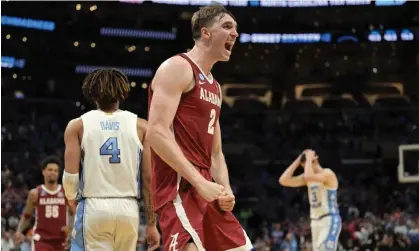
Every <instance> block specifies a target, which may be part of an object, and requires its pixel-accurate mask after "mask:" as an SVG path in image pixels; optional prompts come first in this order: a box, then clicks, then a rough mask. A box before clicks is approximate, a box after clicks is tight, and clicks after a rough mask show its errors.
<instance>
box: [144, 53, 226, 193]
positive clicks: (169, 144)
mask: <svg viewBox="0 0 419 251" xmlns="http://www.w3.org/2000/svg"><path fill="white" fill-rule="evenodd" d="M191 80H193V71H192V69H191V67H190V65H189V63H188V62H187V61H186V60H185V59H183V58H181V57H179V56H175V57H172V58H170V59H168V60H167V61H165V62H164V63H163V64H162V65H161V66H160V67H159V69H158V70H157V72H156V75H155V76H154V79H153V82H152V86H151V88H152V90H153V99H152V101H151V104H150V111H149V116H148V127H147V136H146V139H147V141H148V142H149V143H150V146H151V148H152V149H153V150H154V151H155V152H156V153H157V154H158V155H159V156H160V158H162V159H163V161H164V162H166V163H167V164H168V165H169V166H171V167H172V168H173V169H174V170H175V171H176V172H178V173H179V174H180V175H181V176H182V177H183V178H185V179H186V180H187V181H189V183H191V184H192V186H194V187H195V188H196V189H197V190H198V192H199V193H200V194H201V196H202V197H203V198H204V199H206V200H208V201H213V200H215V199H218V198H219V197H220V195H221V193H222V190H223V189H224V188H223V187H222V186H221V185H218V184H216V183H213V184H209V183H212V182H209V181H207V180H206V179H205V178H204V177H203V176H202V175H201V174H200V173H199V172H198V171H197V170H196V169H195V167H194V166H193V165H192V164H191V163H190V162H189V161H188V160H187V159H186V157H185V155H184V154H183V153H182V150H181V149H180V147H179V145H178V144H177V143H176V141H175V138H174V135H173V133H172V129H171V127H172V124H173V119H174V117H175V115H176V111H177V108H178V106H179V102H180V98H181V96H182V94H183V92H184V91H185V90H187V89H188V88H189V87H190V83H191ZM203 186H204V187H205V189H203ZM205 190H207V191H205Z"/></svg>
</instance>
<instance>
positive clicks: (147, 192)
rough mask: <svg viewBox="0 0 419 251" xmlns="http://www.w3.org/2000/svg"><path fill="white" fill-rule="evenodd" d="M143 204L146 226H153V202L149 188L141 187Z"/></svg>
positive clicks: (154, 218) (154, 217)
mask: <svg viewBox="0 0 419 251" xmlns="http://www.w3.org/2000/svg"><path fill="white" fill-rule="evenodd" d="M143 196H144V204H145V207H146V215H147V224H148V225H153V224H155V223H156V215H155V214H154V207H153V201H152V199H151V193H150V188H149V187H147V188H145V187H143Z"/></svg>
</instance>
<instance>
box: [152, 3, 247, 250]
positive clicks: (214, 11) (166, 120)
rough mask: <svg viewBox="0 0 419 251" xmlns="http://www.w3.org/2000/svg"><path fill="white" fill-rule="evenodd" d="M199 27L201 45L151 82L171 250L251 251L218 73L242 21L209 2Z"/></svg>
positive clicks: (161, 201)
mask: <svg viewBox="0 0 419 251" xmlns="http://www.w3.org/2000/svg"><path fill="white" fill-rule="evenodd" d="M192 33H193V38H194V41H195V46H194V48H193V49H192V50H190V51H189V52H188V53H185V54H179V55H176V56H174V57H171V58H169V59H168V60H166V61H165V62H164V63H163V64H162V65H160V67H159V69H158V70H157V72H156V75H155V76H154V79H153V81H152V84H151V85H150V89H149V124H148V132H147V138H148V140H149V142H150V145H151V147H152V149H153V151H152V167H153V175H152V191H153V202H154V208H155V210H156V212H157V214H158V215H159V223H160V227H161V229H162V233H163V245H164V250H170V251H174V250H179V251H184V250H188V251H189V250H198V251H203V250H207V251H224V250H243V251H248V250H251V249H252V245H251V243H250V240H249V238H248V237H247V235H246V233H245V231H244V230H243V228H242V227H241V225H240V224H239V222H238V221H237V219H236V218H235V217H234V215H233V214H232V213H231V211H232V210H233V207H234V203H235V198H234V195H233V192H232V189H231V187H230V183H229V177H228V170H227V166H226V163H225V160H224V155H223V152H222V149H221V133H220V124H219V121H218V117H219V114H220V109H221V102H222V101H221V100H222V98H221V88H220V85H219V84H218V83H217V81H216V80H215V79H214V78H213V76H212V74H211V72H210V71H211V69H212V67H213V65H214V64H215V63H216V62H218V61H228V60H229V58H230V55H231V50H232V48H233V45H234V43H235V40H236V38H237V37H238V33H237V23H236V21H235V19H234V17H233V15H232V14H231V13H230V12H229V11H228V10H226V9H225V8H224V7H223V6H221V5H212V6H206V7H203V8H201V9H200V10H199V11H197V12H196V13H194V15H193V17H192ZM213 180H214V181H215V182H213Z"/></svg>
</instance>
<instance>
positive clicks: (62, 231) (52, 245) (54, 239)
mask: <svg viewBox="0 0 419 251" xmlns="http://www.w3.org/2000/svg"><path fill="white" fill-rule="evenodd" d="M60 163H61V162H60V160H59V159H58V158H56V157H54V156H50V157H47V158H46V159H45V160H44V161H43V162H42V164H41V165H42V175H43V176H44V184H43V185H40V186H37V187H36V188H34V189H32V190H30V191H29V195H28V199H27V201H26V205H25V208H24V209H23V215H22V217H21V218H20V222H19V225H18V229H17V231H16V236H15V237H16V240H17V242H21V241H22V232H23V231H24V230H25V229H26V228H28V227H29V224H30V220H31V218H32V213H33V211H34V209H35V210H36V213H35V225H34V234H33V237H32V246H33V249H32V250H35V251H61V250H65V248H66V245H67V241H68V235H69V233H70V232H71V228H72V225H73V224H72V222H74V218H73V216H72V215H73V213H72V212H71V210H70V209H69V207H68V203H67V200H66V198H65V195H64V189H63V187H62V186H61V185H59V184H58V175H59V172H60V166H61V164H60Z"/></svg>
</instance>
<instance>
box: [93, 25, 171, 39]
mask: <svg viewBox="0 0 419 251" xmlns="http://www.w3.org/2000/svg"><path fill="white" fill-rule="evenodd" d="M100 35H102V36H110V37H135V38H149V39H155V40H175V39H176V32H167V31H152V30H134V29H120V28H109V27H102V28H101V29H100Z"/></svg>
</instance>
